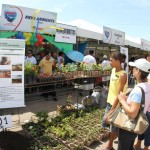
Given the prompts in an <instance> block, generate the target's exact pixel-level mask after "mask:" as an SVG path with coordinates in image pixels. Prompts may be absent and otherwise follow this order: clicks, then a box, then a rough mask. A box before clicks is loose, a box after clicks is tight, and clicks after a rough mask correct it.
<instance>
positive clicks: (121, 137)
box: [118, 129, 137, 150]
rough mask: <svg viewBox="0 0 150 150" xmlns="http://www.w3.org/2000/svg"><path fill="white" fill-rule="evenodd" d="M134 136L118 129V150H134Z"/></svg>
mask: <svg viewBox="0 0 150 150" xmlns="http://www.w3.org/2000/svg"><path fill="white" fill-rule="evenodd" d="M136 136H137V135H136V134H135V133H132V132H128V131H126V130H123V129H119V133H118V142H119V143H118V150H134V148H133V145H134V141H135V138H136Z"/></svg>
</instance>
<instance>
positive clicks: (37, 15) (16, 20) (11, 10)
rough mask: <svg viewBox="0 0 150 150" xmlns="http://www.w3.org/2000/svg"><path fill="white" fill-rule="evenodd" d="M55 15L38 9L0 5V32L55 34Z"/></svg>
mask: <svg viewBox="0 0 150 150" xmlns="http://www.w3.org/2000/svg"><path fill="white" fill-rule="evenodd" d="M56 18H57V14H56V13H53V12H48V11H43V10H39V9H37V10H36V9H31V8H26V7H20V6H13V5H6V4H3V5H2V12H1V18H0V30H8V31H21V32H36V31H37V30H38V33H48V34H52V35H54V34H55V32H56V29H55V28H54V27H56Z"/></svg>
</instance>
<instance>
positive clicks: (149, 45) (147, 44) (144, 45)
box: [141, 39, 150, 51]
mask: <svg viewBox="0 0 150 150" xmlns="http://www.w3.org/2000/svg"><path fill="white" fill-rule="evenodd" d="M141 49H142V50H147V51H150V41H147V40H144V39H141Z"/></svg>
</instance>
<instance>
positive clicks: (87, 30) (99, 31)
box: [68, 19, 140, 48]
mask: <svg viewBox="0 0 150 150" xmlns="http://www.w3.org/2000/svg"><path fill="white" fill-rule="evenodd" d="M68 24H69V25H73V26H76V27H77V36H80V37H84V38H91V39H95V40H102V35H103V28H102V27H99V26H96V25H94V24H91V23H89V22H86V21H84V20H82V19H77V20H73V21H71V22H69V23H68ZM125 45H130V46H133V47H136V48H140V38H133V37H131V36H128V35H125Z"/></svg>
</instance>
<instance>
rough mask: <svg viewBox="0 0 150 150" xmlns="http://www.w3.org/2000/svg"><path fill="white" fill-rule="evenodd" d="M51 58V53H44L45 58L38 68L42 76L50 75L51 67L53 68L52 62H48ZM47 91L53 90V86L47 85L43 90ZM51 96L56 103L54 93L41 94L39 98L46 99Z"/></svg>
mask: <svg viewBox="0 0 150 150" xmlns="http://www.w3.org/2000/svg"><path fill="white" fill-rule="evenodd" d="M50 57H51V53H50V52H49V51H46V52H45V57H44V58H43V59H42V60H41V61H40V63H39V67H40V71H41V73H43V74H48V75H50V74H51V73H52V66H53V62H52V61H51V60H50ZM49 89H52V90H53V89H54V86H53V85H49V86H47V87H46V88H45V90H49ZM49 95H51V96H52V97H53V100H54V101H57V98H56V92H55V91H54V92H47V93H44V94H42V95H41V96H44V97H46V98H48V96H49Z"/></svg>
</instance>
